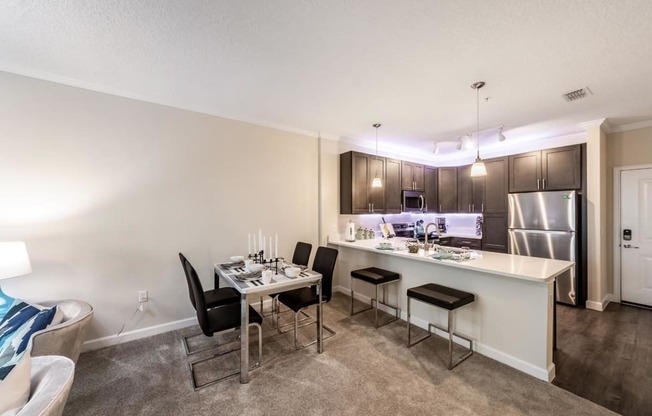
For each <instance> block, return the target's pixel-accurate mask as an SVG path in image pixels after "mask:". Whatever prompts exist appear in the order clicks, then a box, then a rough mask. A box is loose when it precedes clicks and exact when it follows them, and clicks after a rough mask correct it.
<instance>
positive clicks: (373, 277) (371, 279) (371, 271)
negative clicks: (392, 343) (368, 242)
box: [351, 267, 401, 328]
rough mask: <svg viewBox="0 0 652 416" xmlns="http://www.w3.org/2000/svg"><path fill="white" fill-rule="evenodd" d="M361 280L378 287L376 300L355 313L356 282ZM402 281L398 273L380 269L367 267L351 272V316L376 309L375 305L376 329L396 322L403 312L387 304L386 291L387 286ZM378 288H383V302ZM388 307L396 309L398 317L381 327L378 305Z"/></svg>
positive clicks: (372, 300)
mask: <svg viewBox="0 0 652 416" xmlns="http://www.w3.org/2000/svg"><path fill="white" fill-rule="evenodd" d="M355 279H359V280H362V281H364V282H367V283H371V284H372V285H374V286H375V287H376V298H375V299H371V302H370V306H369V307H368V308H366V309H362V310H360V311H357V312H354V311H353V300H354V298H355V289H354V280H355ZM400 279H401V276H400V275H399V274H398V273H396V272H390V271H389V270H383V269H379V268H377V267H367V268H366V269H360V270H353V271H352V272H351V316H353V315H357V314H359V313H362V312H366V311H368V310H370V309H374V304H375V309H376V322H375V326H376V328H380V327H381V326H383V325H387V324H388V323H390V322H394V321H395V320H397V319H399V317H400V315H401V310H400V309H399V308H398V307H397V306H392V305H388V304H387V291H386V290H385V289H386V287H387V285H389V284H391V283H396V282H398V281H399V280H400ZM378 287H382V288H383V301H382V302H379V301H378ZM379 303H380V304H381V305H384V306H387V307H388V308H391V309H394V310H395V311H396V316H395V317H393V318H391V319H390V320H388V321H386V322H384V323H382V324H381V325H378V304H379Z"/></svg>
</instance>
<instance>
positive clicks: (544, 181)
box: [543, 178, 546, 189]
mask: <svg viewBox="0 0 652 416" xmlns="http://www.w3.org/2000/svg"><path fill="white" fill-rule="evenodd" d="M543 189H546V178H543Z"/></svg>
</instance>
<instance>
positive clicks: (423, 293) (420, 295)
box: [407, 283, 475, 370]
mask: <svg viewBox="0 0 652 416" xmlns="http://www.w3.org/2000/svg"><path fill="white" fill-rule="evenodd" d="M413 298H414V299H416V300H419V301H421V302H424V303H427V304H429V305H433V306H437V307H439V308H443V309H446V310H447V311H448V328H444V327H443V326H441V325H437V324H433V323H428V335H425V336H423V337H421V338H419V339H417V340H416V341H414V342H412V340H411V335H410V301H411V300H412V299H413ZM407 299H408V304H407V328H408V348H409V347H411V346H413V345H416V344H418V343H419V342H421V341H423V340H424V339H427V338H430V336H431V335H432V332H431V328H433V327H434V328H437V329H439V330H441V331H444V332H446V333H448V369H449V370H452V369H453V368H455V367H456V366H457V365H458V364H459V363H461V362H462V361H464V360H466V359H467V358H469V357H470V356H471V355H473V340H472V339H470V338H467V337H465V336H462V335H460V334H457V333H455V332H454V331H453V314H454V312H455V310H456V309H457V308H460V307H462V306H464V305H468V304H469V303H472V302H474V301H475V295H473V294H472V293H468V292H463V291H461V290H457V289H452V288H450V287H446V286H441V285H437V284H435V283H428V284H425V285H422V286H417V287H413V288H410V289H408V291H407ZM453 335H455V336H457V337H459V338H462V339H463V340H466V341H468V342H469V351H468V352H467V353H466V354H465V355H464V356H463V357H462V358H460V359H459V360H458V361H457V362H455V363H454V364H453Z"/></svg>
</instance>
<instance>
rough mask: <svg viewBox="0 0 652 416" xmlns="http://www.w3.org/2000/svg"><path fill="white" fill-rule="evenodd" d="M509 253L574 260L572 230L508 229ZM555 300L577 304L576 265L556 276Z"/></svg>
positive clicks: (574, 244) (574, 245) (574, 236)
mask: <svg viewBox="0 0 652 416" xmlns="http://www.w3.org/2000/svg"><path fill="white" fill-rule="evenodd" d="M508 235H509V253H510V254H518V255H521V256H530V257H542V258H545V259H557V260H567V261H575V248H576V241H575V238H576V235H575V233H574V232H572V231H539V230H509V232H508ZM556 295H557V301H558V302H561V303H565V304H568V305H577V265H575V267H573V268H572V269H570V270H568V271H567V272H565V273H563V274H561V275H559V276H558V277H557V293H556Z"/></svg>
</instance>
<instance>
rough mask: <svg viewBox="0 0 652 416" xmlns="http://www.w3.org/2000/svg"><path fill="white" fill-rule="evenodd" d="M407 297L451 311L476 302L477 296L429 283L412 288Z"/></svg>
mask: <svg viewBox="0 0 652 416" xmlns="http://www.w3.org/2000/svg"><path fill="white" fill-rule="evenodd" d="M407 296H408V297H409V298H415V299H419V300H420V301H422V302H425V303H429V304H431V305H435V306H438V307H440V308H444V309H448V310H449V311H452V310H453V309H457V308H459V307H461V306H464V305H468V304H469V303H471V302H473V301H475V295H473V293H468V292H464V291H462V290H457V289H452V288H450V287H446V286H442V285H437V284H435V283H427V284H425V285H422V286H417V287H413V288H410V289H408V291H407Z"/></svg>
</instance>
